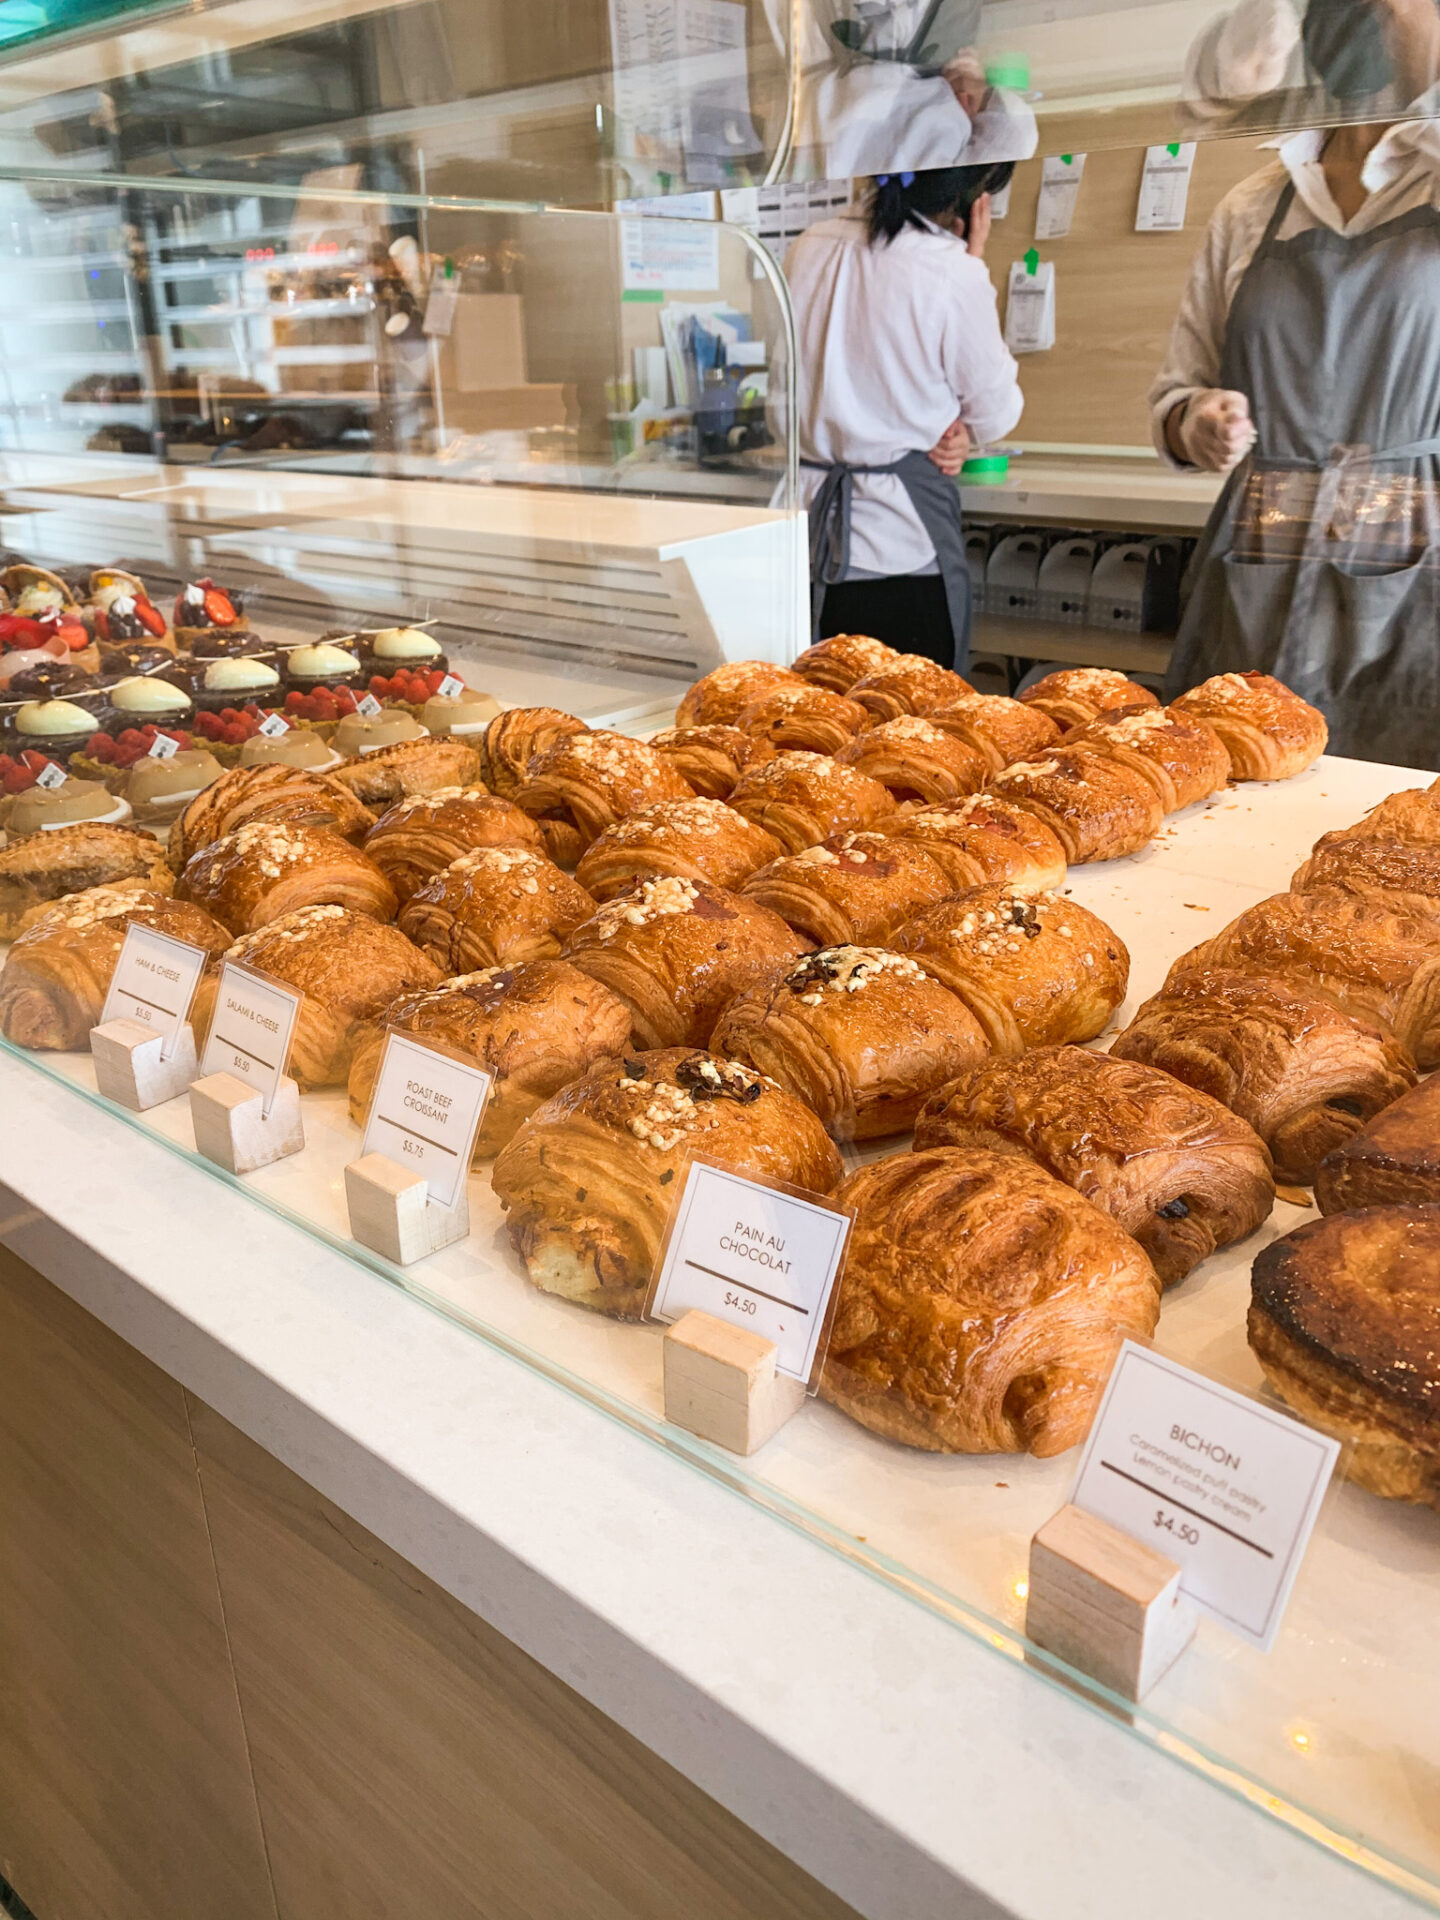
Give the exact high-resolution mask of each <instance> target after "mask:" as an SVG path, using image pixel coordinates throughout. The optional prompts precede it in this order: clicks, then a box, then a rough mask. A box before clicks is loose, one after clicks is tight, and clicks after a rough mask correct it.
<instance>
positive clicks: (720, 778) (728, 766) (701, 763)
mask: <svg viewBox="0 0 1440 1920" xmlns="http://www.w3.org/2000/svg"><path fill="white" fill-rule="evenodd" d="M649 744H650V745H651V746H652V747H653V748H654V750H655V752H656V753H658V754H659V756H660V758H661V759H662V760H663V761H665V763H666V764H667V765H668V766H670V767H673V768H674V770H675V772H676V773H678V774H679V776H680V778H681V779H682V780H683V781H685V783H686V785H687V786H691V787H693V788H694V789H695V791H696V793H698V794H703V795H704V796H705V797H706V798H707V799H710V800H728V799H729V798H730V795H731V794H732V793H733V791H734V789H735V783H736V781H737V780H738V779H739V778H740V776H741V774H742V773H743V772H744V771H745V769H746V767H748V766H752V765H753V764H754V763H755V762H756V761H758V760H768V759H770V758H772V757H773V749H772V748H770V747H767V746H765V745H764V744H763V743H762V742H761V741H758V740H752V739H751V738H750V735H749V734H748V733H742V732H741V731H740V729H739V727H722V726H712V727H667V728H666V729H665V730H664V731H663V732H661V733H652V734H651V736H650V742H649Z"/></svg>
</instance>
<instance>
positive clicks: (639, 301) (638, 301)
mask: <svg viewBox="0 0 1440 1920" xmlns="http://www.w3.org/2000/svg"><path fill="white" fill-rule="evenodd" d="M620 298H621V299H622V300H624V301H628V302H629V303H630V304H631V305H632V306H646V307H659V306H663V305H664V303H665V295H664V294H663V293H662V292H661V291H660V289H659V287H626V289H625V291H624V292H623V293H622V294H621V296H620Z"/></svg>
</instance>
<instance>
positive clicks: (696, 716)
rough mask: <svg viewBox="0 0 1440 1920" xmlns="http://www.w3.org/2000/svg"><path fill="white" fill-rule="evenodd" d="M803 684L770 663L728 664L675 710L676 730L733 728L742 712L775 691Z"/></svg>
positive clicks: (696, 686)
mask: <svg viewBox="0 0 1440 1920" xmlns="http://www.w3.org/2000/svg"><path fill="white" fill-rule="evenodd" d="M803 685H804V682H803V681H802V680H801V679H799V677H798V676H797V675H795V674H793V673H791V672H790V670H789V668H788V667H777V666H775V665H773V664H772V662H770V661H769V660H727V661H726V662H725V664H724V665H723V666H719V667H716V669H715V671H714V672H713V673H707V674H706V675H705V677H704V679H703V680H697V681H696V682H695V684H694V686H693V687H691V688H689V689H688V691H687V692H686V694H685V695H684V697H683V699H682V700H681V702H680V704H679V706H678V707H676V709H675V724H676V726H677V727H714V726H721V727H733V726H734V724H735V722H736V721H737V720H738V719H739V717H740V713H741V710H742V709H743V708H745V707H748V706H749V704H750V702H751V701H752V700H758V699H759V697H760V695H761V694H762V693H766V692H768V691H769V690H770V689H771V688H772V687H799V686H803Z"/></svg>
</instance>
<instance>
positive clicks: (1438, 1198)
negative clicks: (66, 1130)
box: [0, 978, 1440, 1213]
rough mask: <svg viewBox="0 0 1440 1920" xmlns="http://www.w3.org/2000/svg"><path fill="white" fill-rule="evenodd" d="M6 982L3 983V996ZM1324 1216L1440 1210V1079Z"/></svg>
mask: <svg viewBox="0 0 1440 1920" xmlns="http://www.w3.org/2000/svg"><path fill="white" fill-rule="evenodd" d="M3 990H4V981H3V978H0V993H3ZM1315 1204H1316V1206H1317V1207H1319V1209H1320V1211H1321V1212H1322V1213H1344V1212H1346V1211H1348V1210H1349V1209H1350V1208H1352V1207H1389V1206H1413V1207H1419V1206H1435V1205H1437V1204H1440V1075H1432V1076H1431V1078H1430V1079H1428V1080H1427V1081H1425V1082H1424V1084H1423V1085H1421V1086H1418V1087H1416V1088H1415V1089H1414V1090H1413V1091H1412V1092H1410V1093H1407V1094H1405V1095H1404V1096H1403V1097H1402V1098H1401V1099H1399V1100H1397V1101H1395V1102H1394V1104H1393V1105H1392V1106H1388V1107H1385V1108H1383V1109H1382V1110H1381V1111H1380V1112H1379V1113H1377V1114H1375V1115H1373V1116H1372V1117H1371V1119H1370V1120H1369V1122H1368V1124H1367V1125H1365V1126H1364V1127H1362V1128H1361V1129H1360V1131H1359V1132H1358V1133H1354V1134H1352V1135H1351V1136H1350V1138H1349V1139H1348V1140H1346V1141H1344V1142H1343V1143H1342V1144H1341V1145H1340V1146H1338V1147H1336V1148H1335V1149H1334V1151H1333V1152H1331V1153H1329V1154H1327V1155H1326V1156H1325V1158H1324V1160H1323V1161H1321V1163H1320V1170H1319V1172H1318V1173H1317V1175H1316V1176H1315Z"/></svg>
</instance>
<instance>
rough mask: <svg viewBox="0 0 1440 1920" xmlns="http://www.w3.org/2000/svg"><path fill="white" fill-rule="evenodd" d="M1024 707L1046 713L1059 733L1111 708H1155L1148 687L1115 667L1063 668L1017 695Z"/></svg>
mask: <svg viewBox="0 0 1440 1920" xmlns="http://www.w3.org/2000/svg"><path fill="white" fill-rule="evenodd" d="M1020 698H1021V699H1022V700H1023V701H1024V703H1025V705H1026V706H1027V707H1035V708H1036V709H1037V710H1038V711H1039V712H1041V713H1045V714H1048V715H1049V716H1050V718H1051V719H1052V720H1053V721H1054V722H1055V724H1056V726H1058V727H1059V728H1060V729H1061V730H1062V731H1066V730H1068V729H1069V728H1071V727H1083V726H1084V725H1085V723H1086V722H1087V721H1089V720H1094V719H1096V718H1097V717H1098V716H1099V715H1100V714H1102V713H1109V711H1110V710H1111V708H1112V707H1158V706H1159V704H1160V702H1159V701H1158V700H1157V699H1156V698H1155V695H1154V694H1153V693H1151V691H1150V689H1149V688H1148V687H1142V686H1141V685H1140V684H1139V682H1138V681H1136V680H1127V679H1126V677H1125V675H1124V674H1123V673H1119V672H1117V671H1116V669H1115V668H1114V667H1062V668H1060V670H1059V671H1058V672H1057V673H1047V674H1046V675H1045V678H1044V679H1043V680H1037V681H1036V682H1035V684H1034V686H1033V687H1026V689H1025V690H1024V692H1023V693H1022V694H1021V695H1020Z"/></svg>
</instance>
